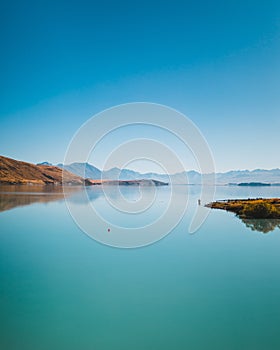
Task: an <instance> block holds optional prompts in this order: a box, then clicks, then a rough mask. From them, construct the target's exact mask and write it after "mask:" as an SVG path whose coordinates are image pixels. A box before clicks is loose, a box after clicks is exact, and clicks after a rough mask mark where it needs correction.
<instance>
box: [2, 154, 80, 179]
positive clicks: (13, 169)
mask: <svg viewBox="0 0 280 350" xmlns="http://www.w3.org/2000/svg"><path fill="white" fill-rule="evenodd" d="M62 173H63V170H62V169H61V168H58V167H56V166H49V165H35V164H31V163H26V162H21V161H18V160H14V159H11V158H6V157H3V156H0V183H2V184H38V185H40V184H41V185H45V184H62ZM84 182H85V180H84V179H83V178H82V177H80V176H77V175H74V174H72V173H70V172H68V171H65V170H64V183H65V184H71V185H82V184H84Z"/></svg>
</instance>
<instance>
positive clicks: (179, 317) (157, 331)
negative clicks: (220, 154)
mask: <svg viewBox="0 0 280 350" xmlns="http://www.w3.org/2000/svg"><path fill="white" fill-rule="evenodd" d="M157 190H158V191H159V197H158V198H156V200H155V203H154V208H155V209H154V212H153V215H157V213H158V212H159V208H160V206H161V205H162V203H164V200H165V198H168V191H169V189H168V188H166V187H160V188H158V189H157ZM89 191H90V193H89V198H90V200H91V202H92V203H94V205H95V207H96V210H99V211H100V212H101V213H102V212H103V213H104V208H106V206H105V204H104V203H105V201H106V198H105V197H104V196H103V195H102V191H101V190H100V189H95V188H91V189H89ZM124 191H127V193H126V195H128V196H131V198H130V199H132V200H133V198H136V199H137V196H138V192H137V190H136V189H133V188H129V190H126V189H125V190H124ZM27 192H28V193H27ZM279 192H280V187H257V188H252V187H251V188H250V187H236V186H229V187H226V186H220V187H218V188H217V189H216V195H215V197H216V198H217V199H226V198H248V197H279V196H280V193H279ZM112 193H114V190H113V189H112ZM199 193H200V188H199V186H189V187H188V194H189V208H188V210H187V212H186V214H185V215H184V217H183V219H182V220H181V222H180V223H179V224H178V225H177V226H176V227H175V229H174V230H173V231H172V232H171V233H170V234H169V235H168V236H166V237H165V238H163V239H161V240H160V241H158V242H156V243H154V244H151V245H148V246H146V247H142V248H136V249H119V248H113V247H109V246H106V245H103V244H100V243H98V242H96V241H95V240H93V239H92V238H90V237H89V236H87V235H86V234H85V233H83V232H82V231H81V230H80V229H79V227H78V226H77V225H76V224H75V223H74V221H73V219H72V217H71V215H70V214H69V211H68V209H67V207H66V204H65V201H64V199H63V197H62V195H61V193H59V191H55V192H49V191H48V190H42V191H41V192H40V194H38V193H37V194H36V193H35V192H34V190H32V191H31V190H28V191H27V190H26V189H25V188H21V190H18V189H17V188H15V187H11V189H9V188H8V189H7V187H3V188H2V189H0V204H1V205H0V209H1V212H0V229H1V233H0V278H1V283H0V310H1V312H0V348H1V349H4V350H10V349H11V350H22V349H23V350H25V349H27V350H33V349H34V350H45V349H48V350H49V349H59V350H64V349H67V350H72V349H73V350H77V349H82V350H89V349H94V350H99V349H100V350H105V349H106V350H107V349H112V350H115V349H117V350H118V349H121V350H126V349H129V350H130V349H134V350H136V349H137V350H138V349H141V350H142V349H152V350H154V349H159V350H165V349H166V350H167V349H168V350H169V349H191V350H196V349H199V350H200V349H203V350H205V349H207V350H209V349H210V350H212V349H213V350H214V349H215V350H219V349H221V350H225V349H226V350H231V349H232V350H233V349H234V350H236V349H238V350H243V349H244V350H245V349H246V350H250V349H252V350H274V349H275V350H276V349H277V350H278V349H280V332H279V324H280V273H279V269H280V229H279V228H278V227H277V224H278V223H275V225H274V223H272V224H271V225H270V224H269V225H270V226H271V227H272V228H273V227H274V226H275V229H274V230H272V231H270V232H267V233H263V232H261V231H258V230H256V228H259V229H260V228H263V231H267V223H262V222H258V223H247V225H249V226H250V225H251V227H252V228H255V230H252V229H251V228H250V227H248V226H246V225H245V224H244V223H243V222H242V221H241V220H240V219H238V218H237V217H235V216H234V215H233V214H231V213H227V212H224V211H220V210H212V211H211V212H210V215H209V216H208V218H207V220H206V221H205V222H204V224H203V225H202V226H201V228H200V229H199V230H198V231H197V232H196V233H195V234H193V235H190V234H189V233H188V227H189V224H190V220H191V218H192V215H193V211H194V209H195V208H196V206H197V199H198V198H199ZM146 195H149V191H148V190H146ZM69 196H70V198H73V202H74V203H75V205H76V206H77V208H79V209H80V210H81V211H83V208H85V206H86V205H89V204H87V203H84V202H83V201H82V200H80V197H79V193H78V191H77V192H75V190H73V193H70V195H69ZM176 196H177V198H178V201H177V202H178V205H180V203H181V197H180V196H181V190H180V187H179V186H178V190H177V193H176ZM115 200H116V198H115ZM27 204H28V205H27ZM205 210H210V209H205ZM104 215H105V213H104ZM107 215H108V220H109V219H110V220H112V221H114V222H115V223H118V224H123V225H124V226H126V227H128V228H129V227H130V226H133V225H138V224H139V217H138V218H137V215H136V216H134V219H131V217H126V215H119V216H118V215H115V216H114V217H113V214H112V213H109V214H108V213H107ZM110 215H111V216H110ZM146 219H147V217H143V220H146ZM137 220H138V221H137ZM141 220H142V219H141ZM111 234H113V232H112V233H111Z"/></svg>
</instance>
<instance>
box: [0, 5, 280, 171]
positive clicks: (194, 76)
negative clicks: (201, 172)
mask: <svg viewBox="0 0 280 350" xmlns="http://www.w3.org/2000/svg"><path fill="white" fill-rule="evenodd" d="M0 17H1V18H0V44H1V56H0V61H1V65H0V77H1V79H0V89H1V105H0V121H1V129H0V154H2V155H5V156H9V157H12V158H16V159H21V160H25V161H30V162H35V163H36V162H39V161H50V162H52V163H58V162H61V161H62V160H63V158H64V154H65V151H66V147H67V145H68V143H69V141H70V139H71V137H72V136H73V134H74V133H75V131H76V130H77V129H78V128H79V126H80V125H81V124H82V123H83V122H85V121H86V120H87V119H88V118H89V117H91V116H92V115H94V114H95V113H97V112H100V111H102V110H103V109H105V108H109V107H112V106H114V105H117V104H121V103H126V102H134V101H147V102H156V103H161V104H165V105H168V106H170V107H173V108H175V109H178V110H179V111H181V112H182V113H184V114H185V115H187V116H188V117H189V118H191V119H192V120H193V121H194V123H196V125H197V126H198V127H199V128H200V130H201V131H202V133H203V134H204V136H205V137H206V139H207V141H208V143H209V145H210V147H211V149H212V152H213V155H214V159H215V163H216V168H217V170H218V171H226V170H230V169H253V168H268V169H269V168H276V167H280V160H279V149H280V138H279V130H280V2H279V1H278V0H267V1H258V0H254V1H246V0H234V1H232V0H227V1H225V0H221V1H215V0H213V1H210V0H209V1H206V0H205V1H199V0H197V1H195V0H194V1H188V0H185V1H176V0H175V1H145V0H142V1H121V0H119V1H95V0H92V1H82V0H79V1H71V0H67V1H59V0H58V1H51V0H47V1H43V0H42V1H38V0H37V1H1V2H0ZM93 163H95V165H97V166H99V163H100V162H99V160H98V159H96V161H94V160H93ZM187 166H188V165H187ZM189 167H190V168H191V167H192V163H190V164H189ZM144 170H149V169H144ZM151 170H152V169H151Z"/></svg>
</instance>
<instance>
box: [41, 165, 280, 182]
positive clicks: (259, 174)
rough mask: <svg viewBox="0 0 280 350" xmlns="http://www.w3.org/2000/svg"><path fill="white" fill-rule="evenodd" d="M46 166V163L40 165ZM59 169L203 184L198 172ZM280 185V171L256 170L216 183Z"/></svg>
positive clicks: (94, 176) (111, 177) (230, 173)
mask: <svg viewBox="0 0 280 350" xmlns="http://www.w3.org/2000/svg"><path fill="white" fill-rule="evenodd" d="M40 164H44V163H40ZM47 164H49V163H47ZM57 166H58V167H60V168H64V169H66V170H68V171H69V172H71V173H73V174H75V175H77V176H80V177H84V178H91V179H101V177H102V178H103V179H106V180H117V179H119V180H136V179H154V180H158V181H164V182H170V181H171V180H172V181H173V183H176V184H186V183H189V184H201V178H202V176H201V174H200V173H199V172H197V171H194V170H190V171H186V172H182V173H177V174H173V175H170V177H169V176H168V175H166V174H158V173H139V172H136V171H134V170H130V169H119V168H112V169H110V170H106V171H103V172H102V171H101V170H100V169H98V168H97V167H95V166H93V165H92V164H89V163H72V164H70V165H65V166H63V164H57ZM211 176H212V175H204V179H205V181H206V183H207V179H208V178H209V182H210V178H211ZM244 182H246V183H250V182H261V183H271V184H279V183H280V169H279V168H277V169H271V170H265V169H256V170H232V171H228V172H225V173H216V174H215V183H216V184H218V185H227V184H238V183H244Z"/></svg>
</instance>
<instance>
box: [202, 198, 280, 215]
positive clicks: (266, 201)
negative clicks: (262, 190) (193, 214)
mask: <svg viewBox="0 0 280 350" xmlns="http://www.w3.org/2000/svg"><path fill="white" fill-rule="evenodd" d="M205 206H206V207H208V208H212V209H222V210H226V211H230V212H233V213H235V214H236V215H237V216H238V217H240V218H241V219H280V198H255V199H250V198H249V199H228V200H218V201H216V202H211V203H209V204H206V205H205Z"/></svg>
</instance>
